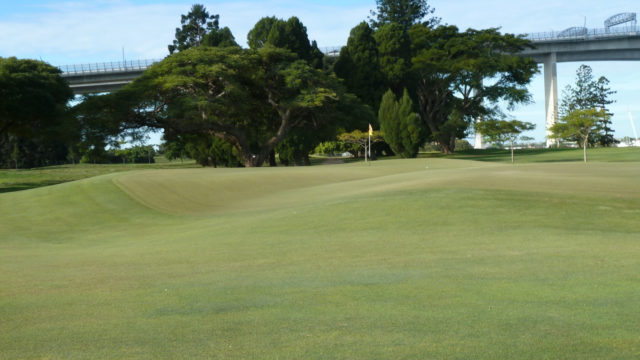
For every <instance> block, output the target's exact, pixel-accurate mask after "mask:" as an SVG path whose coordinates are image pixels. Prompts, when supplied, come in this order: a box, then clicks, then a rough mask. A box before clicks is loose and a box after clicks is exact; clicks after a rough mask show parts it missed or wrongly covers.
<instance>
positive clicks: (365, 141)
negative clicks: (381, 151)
mask: <svg viewBox="0 0 640 360" xmlns="http://www.w3.org/2000/svg"><path fill="white" fill-rule="evenodd" d="M337 139H338V141H340V142H341V143H343V144H344V146H345V147H346V149H347V151H349V152H351V153H352V154H353V156H354V157H359V153H360V151H362V153H366V152H367V150H368V147H369V141H371V147H373V146H374V145H375V144H379V143H384V137H383V134H382V133H381V132H380V131H375V130H374V131H373V134H372V135H371V139H369V132H366V131H361V130H353V131H351V132H344V133H342V134H339V135H338V137H337Z"/></svg>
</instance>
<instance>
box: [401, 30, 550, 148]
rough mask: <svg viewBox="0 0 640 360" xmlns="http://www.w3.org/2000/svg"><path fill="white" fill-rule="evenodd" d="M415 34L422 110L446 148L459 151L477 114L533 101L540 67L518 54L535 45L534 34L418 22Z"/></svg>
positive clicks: (415, 65) (414, 59)
mask: <svg viewBox="0 0 640 360" xmlns="http://www.w3.org/2000/svg"><path fill="white" fill-rule="evenodd" d="M410 35H411V45H412V51H413V57H412V64H413V67H412V78H413V79H416V81H417V82H416V84H415V89H416V90H415V94H416V98H417V99H418V103H419V114H420V116H421V117H422V120H423V121H424V122H425V124H426V125H427V126H428V128H429V131H430V133H431V137H432V139H433V140H435V141H437V142H438V143H439V144H440V145H441V146H442V148H443V151H444V152H445V153H451V152H453V151H454V149H455V139H456V138H463V137H465V136H466V131H467V129H468V128H469V126H470V124H471V123H472V122H473V120H474V119H475V118H477V117H480V116H483V117H485V118H487V119H489V118H492V117H494V116H496V115H497V114H499V113H500V109H499V108H498V106H497V105H498V104H499V103H505V104H506V105H507V107H508V108H510V109H511V108H513V107H514V106H515V105H516V104H519V103H526V102H528V101H530V95H529V93H528V91H527V88H526V85H527V84H528V83H529V82H530V80H531V78H532V77H533V75H534V74H536V73H537V72H538V68H537V65H536V63H535V62H534V61H533V60H532V59H527V58H522V57H519V56H517V55H516V54H517V53H518V52H520V51H521V50H523V49H524V48H526V47H529V46H531V44H530V42H529V41H528V40H525V39H523V38H521V37H518V36H514V35H511V34H501V33H500V32H499V31H498V30H497V29H486V30H473V29H468V30H466V31H464V32H460V31H459V30H458V28H457V27H455V26H439V27H437V28H435V29H431V28H429V27H427V26H424V25H416V26H414V27H412V28H411V30H410Z"/></svg>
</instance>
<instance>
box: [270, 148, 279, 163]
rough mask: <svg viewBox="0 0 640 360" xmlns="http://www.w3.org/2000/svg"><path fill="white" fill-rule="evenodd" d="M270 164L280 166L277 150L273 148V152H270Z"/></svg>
mask: <svg viewBox="0 0 640 360" xmlns="http://www.w3.org/2000/svg"><path fill="white" fill-rule="evenodd" d="M269 166H278V164H276V151H275V150H271V152H270V153H269Z"/></svg>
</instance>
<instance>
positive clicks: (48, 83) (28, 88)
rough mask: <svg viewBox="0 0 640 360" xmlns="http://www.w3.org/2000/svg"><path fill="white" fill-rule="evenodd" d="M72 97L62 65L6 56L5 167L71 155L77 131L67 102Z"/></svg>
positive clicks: (1, 74) (2, 93)
mask: <svg viewBox="0 0 640 360" xmlns="http://www.w3.org/2000/svg"><path fill="white" fill-rule="evenodd" d="M72 98H73V92H72V91H71V89H70V88H69V85H68V84H67V82H66V81H65V80H64V79H63V78H62V77H61V76H60V69H58V68H56V67H53V66H51V65H49V64H47V63H45V62H42V61H37V60H28V59H17V58H15V57H10V58H1V57H0V167H14V166H16V165H18V164H20V166H23V167H36V166H44V165H48V164H54V163H58V162H64V161H66V156H67V149H68V145H69V144H70V143H72V142H73V139H74V138H75V137H77V131H76V126H74V119H73V118H72V117H71V116H69V112H68V107H67V102H68V101H69V100H71V99H72ZM16 157H19V159H18V158H16Z"/></svg>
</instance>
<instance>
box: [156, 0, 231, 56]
mask: <svg viewBox="0 0 640 360" xmlns="http://www.w3.org/2000/svg"><path fill="white" fill-rule="evenodd" d="M219 19H220V15H217V14H215V15H210V14H209V12H208V11H207V9H206V8H205V7H204V5H201V4H194V5H193V6H191V10H190V11H189V13H188V14H187V15H182V16H181V18H180V23H181V24H182V26H181V27H179V28H176V38H175V40H173V44H171V45H169V46H168V48H169V54H173V53H174V52H176V51H183V50H186V49H189V48H191V47H194V46H199V45H200V44H201V43H202V41H203V39H204V37H205V35H207V34H208V33H210V32H212V31H217V30H218V29H219V23H218V22H219Z"/></svg>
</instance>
